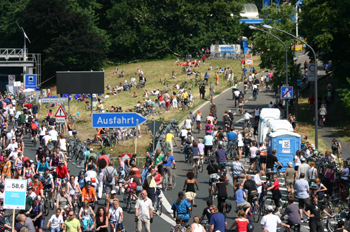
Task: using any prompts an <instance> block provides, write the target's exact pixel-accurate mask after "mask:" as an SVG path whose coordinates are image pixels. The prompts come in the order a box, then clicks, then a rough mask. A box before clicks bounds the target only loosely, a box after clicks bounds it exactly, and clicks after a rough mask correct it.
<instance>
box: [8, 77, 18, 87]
mask: <svg viewBox="0 0 350 232" xmlns="http://www.w3.org/2000/svg"><path fill="white" fill-rule="evenodd" d="M8 77H9V85H13V83H14V82H15V79H16V78H15V75H9V76H8Z"/></svg>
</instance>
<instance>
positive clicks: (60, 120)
mask: <svg viewBox="0 0 350 232" xmlns="http://www.w3.org/2000/svg"><path fill="white" fill-rule="evenodd" d="M55 120H56V122H57V123H64V122H65V121H66V118H56V119H55Z"/></svg>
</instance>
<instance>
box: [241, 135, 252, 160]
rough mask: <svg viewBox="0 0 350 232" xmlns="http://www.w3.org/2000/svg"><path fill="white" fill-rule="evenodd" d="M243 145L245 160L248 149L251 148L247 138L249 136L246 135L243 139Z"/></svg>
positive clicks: (250, 142) (250, 141)
mask: <svg viewBox="0 0 350 232" xmlns="http://www.w3.org/2000/svg"><path fill="white" fill-rule="evenodd" d="M243 144H244V156H245V157H246V158H247V157H248V154H249V151H250V148H251V147H252V146H253V142H252V140H251V139H250V138H249V134H248V133H247V134H246V137H245V138H244V139H243Z"/></svg>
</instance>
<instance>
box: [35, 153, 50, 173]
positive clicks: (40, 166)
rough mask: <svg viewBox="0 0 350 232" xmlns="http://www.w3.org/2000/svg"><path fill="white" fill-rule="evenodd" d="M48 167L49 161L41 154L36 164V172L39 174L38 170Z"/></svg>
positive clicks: (43, 170)
mask: <svg viewBox="0 0 350 232" xmlns="http://www.w3.org/2000/svg"><path fill="white" fill-rule="evenodd" d="M49 167H50V166H49V163H48V162H47V161H46V156H42V157H41V159H40V162H38V165H37V166H36V169H37V170H36V173H37V174H39V173H40V172H45V169H46V168H47V169H48V168H49Z"/></svg>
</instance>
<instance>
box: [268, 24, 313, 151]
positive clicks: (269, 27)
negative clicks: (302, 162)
mask: <svg viewBox="0 0 350 232" xmlns="http://www.w3.org/2000/svg"><path fill="white" fill-rule="evenodd" d="M263 27H264V28H266V29H271V30H272V29H274V30H277V31H280V32H283V33H286V34H287V35H290V36H292V37H293V38H295V39H297V40H299V41H300V42H302V43H303V44H305V45H306V46H308V48H310V50H311V51H312V53H313V54H314V60H315V98H316V100H315V147H316V149H318V104H317V100H318V96H317V58H316V53H315V51H314V49H313V48H312V47H311V46H310V45H309V44H307V43H306V42H305V41H303V40H301V39H299V38H298V37H296V36H295V35H293V34H291V33H289V32H286V31H284V30H281V29H279V28H275V27H272V26H270V25H266V24H265V25H263Z"/></svg>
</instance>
